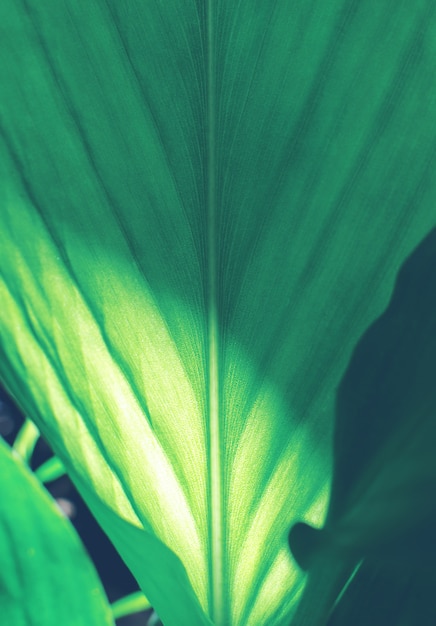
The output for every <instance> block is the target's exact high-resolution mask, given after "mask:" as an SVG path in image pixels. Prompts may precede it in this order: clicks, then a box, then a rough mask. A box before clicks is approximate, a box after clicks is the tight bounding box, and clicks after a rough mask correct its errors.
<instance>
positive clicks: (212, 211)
mask: <svg viewBox="0 0 436 626" xmlns="http://www.w3.org/2000/svg"><path fill="white" fill-rule="evenodd" d="M212 4H213V0H208V2H207V177H208V180H207V224H208V241H207V245H208V254H207V258H208V291H207V309H208V320H207V323H208V418H209V420H208V422H209V450H210V466H209V493H210V500H209V502H210V511H209V514H210V522H209V523H210V536H211V545H210V550H211V562H210V569H209V574H210V603H211V607H210V608H211V614H212V615H211V617H212V619H213V622H214V623H215V624H216V625H217V626H221V625H223V624H224V601H223V600H224V599H223V590H224V585H223V532H222V520H223V511H222V483H221V479H222V467H221V465H222V458H221V445H220V440H221V432H220V403H219V396H220V388H219V366H218V360H219V327H218V303H217V240H216V234H217V224H216V219H217V218H216V135H215V133H216V127H215V114H216V113H215V46H214V43H215V42H214V32H213V27H214V24H213V8H212Z"/></svg>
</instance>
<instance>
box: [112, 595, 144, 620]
mask: <svg viewBox="0 0 436 626" xmlns="http://www.w3.org/2000/svg"><path fill="white" fill-rule="evenodd" d="M149 608H151V605H150V602H149V601H148V600H147V598H146V597H145V595H144V594H143V593H142V591H135V592H134V593H131V594H130V595H128V596H125V597H124V598H120V599H119V600H117V601H116V602H114V603H113V604H112V605H111V609H112V614H113V616H114V619H119V618H120V617H125V616H126V615H131V614H132V613H139V612H140V611H146V610H147V609H149Z"/></svg>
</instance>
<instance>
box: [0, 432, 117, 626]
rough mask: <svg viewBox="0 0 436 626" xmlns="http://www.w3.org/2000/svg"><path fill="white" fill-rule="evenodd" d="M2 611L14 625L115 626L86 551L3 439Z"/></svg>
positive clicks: (0, 502) (0, 496) (0, 517)
mask: <svg viewBox="0 0 436 626" xmlns="http://www.w3.org/2000/svg"><path fill="white" fill-rule="evenodd" d="M0 475H1V477H2V481H1V489H0V559H1V569H0V610H1V620H2V624H8V625H11V626H59V624H62V626H103V625H104V626H113V620H112V616H111V610H110V607H109V605H108V603H107V600H106V598H105V595H104V591H103V589H102V586H101V583H100V581H99V579H98V576H97V574H96V572H95V570H94V568H93V565H92V563H91V561H90V559H89V557H88V556H87V554H86V553H85V551H84V549H83V546H82V544H81V542H80V540H79V538H78V537H77V535H76V533H75V532H74V530H73V528H72V527H71V525H70V523H69V522H68V520H66V519H65V518H64V517H63V516H62V514H61V512H60V511H59V510H58V509H57V508H56V505H55V504H54V502H53V500H51V498H50V496H49V495H48V493H47V492H46V491H45V490H44V489H43V488H42V487H41V485H40V484H39V483H38V481H37V480H36V479H35V477H34V476H33V475H32V474H31V472H30V471H29V470H28V469H27V468H26V466H25V465H24V464H23V463H22V461H21V460H20V459H19V458H18V457H17V456H16V458H14V457H13V454H12V453H11V452H10V450H9V449H8V447H7V446H6V444H5V443H4V442H3V441H1V440H0Z"/></svg>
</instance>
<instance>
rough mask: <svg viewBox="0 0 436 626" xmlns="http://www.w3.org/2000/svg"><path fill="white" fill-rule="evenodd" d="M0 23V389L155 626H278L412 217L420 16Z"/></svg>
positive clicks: (282, 7)
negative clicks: (351, 382)
mask: <svg viewBox="0 0 436 626" xmlns="http://www.w3.org/2000/svg"><path fill="white" fill-rule="evenodd" d="M0 11H1V15H0V18H1V19H0V24H1V25H2V26H1V29H2V33H1V41H2V44H1V57H0V60H1V63H0V65H1V70H0V72H1V74H0V81H1V84H2V85H3V86H4V89H3V96H2V99H1V103H0V111H1V137H2V141H3V143H2V148H1V150H2V152H1V163H2V166H3V175H2V182H3V185H2V186H3V189H4V190H5V194H4V197H3V200H2V205H1V211H0V220H1V222H0V223H1V232H2V245H1V248H0V276H1V283H0V293H1V298H2V307H1V309H0V335H1V341H2V343H1V351H2V356H3V363H4V364H2V365H1V368H2V369H1V376H2V378H3V379H4V381H5V383H6V384H7V386H8V388H9V389H10V390H11V391H12V392H13V394H14V395H15V397H16V398H17V399H18V400H19V402H20V404H21V405H22V406H23V407H25V409H26V412H27V414H28V415H30V416H32V417H33V418H34V419H35V421H36V422H37V424H38V426H39V427H40V428H41V430H42V431H43V433H44V434H45V436H46V437H47V438H48V439H49V441H50V442H51V444H52V446H53V447H54V449H55V451H56V453H57V454H58V455H59V456H60V457H61V459H62V461H63V462H64V463H65V465H66V466H67V468H68V470H69V472H70V473H71V475H72V477H73V479H74V480H75V482H76V483H77V484H78V486H79V488H80V489H81V491H82V493H84V495H85V497H86V498H87V500H88V501H89V502H90V504H91V506H92V508H93V510H94V512H95V513H96V515H97V517H98V518H99V519H100V522H101V524H102V525H103V527H104V528H106V530H107V532H108V533H109V534H110V535H111V536H112V537H113V538H114V540H115V542H116V543H117V545H118V548H119V549H120V551H121V553H122V554H123V555H124V557H125V558H126V560H127V561H128V562H129V564H130V566H131V568H132V570H133V571H134V572H135V574H136V576H137V577H138V579H139V580H140V581H141V585H142V586H143V589H144V591H145V593H146V595H147V597H149V598H150V601H151V602H152V603H153V605H154V606H155V607H156V609H157V611H158V612H159V613H160V614H161V616H162V617H163V618H164V621H165V624H166V625H167V626H171V625H172V624H174V625H177V626H184V625H185V624H186V626H187V625H188V624H189V625H190V626H192V624H193V623H195V624H199V625H200V624H207V623H210V622H209V620H211V621H212V622H213V623H214V624H216V625H217V626H224V625H231V626H261V625H262V626H263V625H265V624H268V625H271V626H280V625H282V624H287V623H288V622H289V619H290V616H291V615H292V613H293V611H294V609H295V605H296V600H297V598H298V596H299V595H300V593H301V590H302V586H303V584H304V577H303V575H302V574H301V573H299V570H298V568H297V566H296V565H295V564H294V562H293V560H292V558H291V555H290V553H289V551H288V547H287V534H288V530H289V528H290V526H291V525H292V524H293V523H294V522H295V521H296V520H298V519H304V520H306V521H308V522H311V523H315V524H318V523H321V522H322V520H323V517H324V514H325V510H326V503H327V499H328V493H329V484H330V465H331V452H330V438H331V430H332V424H333V414H334V411H333V398H334V390H335V386H336V385H337V383H338V381H339V378H340V375H341V372H342V371H343V368H344V367H345V365H346V362H347V359H348V357H349V355H350V352H351V349H352V347H353V345H354V343H355V342H356V340H357V339H358V337H359V336H360V334H361V332H362V330H363V329H364V328H365V327H366V326H367V324H368V323H369V322H370V321H371V319H373V318H374V316H375V315H377V314H378V313H379V312H380V311H381V310H382V309H383V307H384V305H385V304H386V301H387V298H388V295H389V293H390V290H391V288H392V283H393V277H394V274H395V271H396V270H397V268H398V267H399V264H400V263H401V261H402V259H404V257H405V255H406V254H408V252H409V251H410V250H411V249H412V248H413V247H414V246H415V245H416V244H417V242H418V241H419V240H420V239H421V238H422V237H423V236H424V234H426V232H427V231H428V230H429V229H430V227H431V226H433V225H434V222H435V199H436V180H435V179H434V176H433V168H434V166H435V158H434V154H435V147H436V118H435V117H434V114H433V105H434V103H435V99H436V98H435V96H436V88H435V87H433V81H432V77H433V76H434V72H435V70H436V67H435V66H436V62H435V58H436V56H435V52H436V50H435V48H436V9H435V7H434V3H433V2H432V0H417V1H416V2H415V3H414V4H413V6H411V3H410V2H405V1H400V2H396V3H392V2H389V1H388V0H370V1H369V2H365V3H359V2H352V3H350V2H345V1H339V0H330V1H328V2H327V1H325V2H322V1H320V0H318V1H315V2H309V3H308V2H302V1H298V2H293V3H290V2H288V1H287V0H277V1H276V2H274V3H263V4H262V3H256V6H255V3H253V2H252V1H250V0H241V1H239V2H234V1H232V2H230V1H229V0H209V1H207V2H200V1H198V2H193V1H192V2H188V1H187V0H167V1H166V2H159V1H158V0H150V1H149V2H140V1H139V0H132V1H131V2H128V3H125V2H115V1H112V0H106V1H104V0H96V1H94V2H92V3H89V2H84V1H77V0H75V1H74V2H73V1H72V0H71V1H68V0H65V1H64V2H58V1H57V0H56V1H55V0H49V1H46V2H44V3H40V2H36V0H34V1H31V0H19V1H17V0H6V1H4V2H3V3H2V7H1V9H0ZM169 598H170V599H169Z"/></svg>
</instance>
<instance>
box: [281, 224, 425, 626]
mask: <svg viewBox="0 0 436 626" xmlns="http://www.w3.org/2000/svg"><path fill="white" fill-rule="evenodd" d="M435 267H436V229H434V230H432V231H431V233H430V234H429V235H428V236H427V237H426V238H425V239H424V241H422V242H421V243H420V245H419V246H418V247H417V249H416V250H414V251H413V254H412V255H411V256H410V257H409V258H408V259H407V260H406V262H405V263H404V265H403V266H402V268H401V270H400V272H399V274H398V278H397V281H396V284H395V289H394V292H393V295H392V298H391V300H390V302H389V306H388V307H387V309H386V310H385V311H384V313H383V314H382V315H381V316H380V317H379V318H378V319H377V320H376V321H375V322H374V323H373V324H372V325H371V326H370V327H369V328H368V330H367V331H366V332H365V333H364V335H363V336H362V338H361V339H360V341H359V342H358V344H357V346H356V348H355V350H354V352H353V355H352V358H351V360H350V363H349V366H348V368H347V370H346V372H345V375H344V377H343V379H342V381H341V384H340V386H339V389H338V394H337V403H336V412H337V415H336V424H335V437H334V443H335V445H334V471H333V479H332V490H331V498H330V504H329V510H328V515H327V519H326V523H325V526H324V528H323V529H321V530H315V529H313V528H310V527H309V526H307V525H304V524H297V525H296V526H295V527H294V528H293V529H292V531H291V534H290V544H291V548H292V550H293V553H294V556H295V557H296V559H297V560H298V562H299V563H300V565H302V566H303V567H304V568H305V569H309V572H310V578H309V584H308V586H307V587H306V589H305V593H304V600H303V602H302V603H301V606H300V613H301V610H302V608H301V607H303V606H304V605H308V606H309V607H310V606H311V605H313V602H314V601H315V599H316V601H318V605H319V595H320V592H319V587H320V586H321V585H320V583H319V580H318V579H319V576H320V572H322V571H323V570H324V571H326V570H327V569H328V570H330V582H326V581H324V582H323V586H324V588H325V590H329V598H330V602H331V598H334V596H335V593H336V592H337V588H340V586H341V584H342V583H343V581H344V578H343V576H342V572H343V571H347V570H348V569H349V564H350V563H351V564H353V561H354V564H355V563H356V562H361V561H362V559H363V565H362V566H361V568H360V569H359V571H358V572H357V574H356V576H355V577H354V578H353V581H352V582H351V583H350V589H349V590H348V592H345V594H344V599H343V600H339V601H338V602H337V604H338V608H337V610H336V611H335V612H334V613H333V617H332V620H333V622H332V623H333V624H350V623H352V624H355V623H359V624H365V623H366V624H369V623H370V624H404V625H413V624H416V623H419V624H424V623H425V624H432V623H433V622H434V618H435V616H436V602H435V600H434V583H435V574H434V561H435V558H436V547H435V542H434V518H435V515H436V502H435V500H434V498H433V497H432V494H433V493H434V492H435V490H436V457H435V454H434V442H435V440H436V420H435V413H436V391H435V386H434V372H435V366H436V317H435V310H436V286H435V281H434V271H435ZM332 562H334V563H335V565H334V567H335V568H336V569H338V570H339V571H340V575H339V577H338V578H339V579H338V580H335V577H334V576H332V573H331V572H332ZM378 590H380V592H379V591H378ZM383 590H385V591H386V596H385V598H384V600H383V601H382V598H381V595H382V594H383ZM394 594H396V595H397V601H396V602H392V597H393V596H394ZM371 595H372V596H373V597H374V596H376V598H375V600H373V601H372V602H371V600H370V599H368V597H369V598H371ZM400 599H401V600H400ZM331 608H332V603H331V605H330V607H329V606H328V604H327V603H326V606H325V607H324V610H325V612H326V613H327V614H328V612H329V609H331ZM310 612H311V611H310V609H309V613H310ZM400 616H401V620H402V621H401V620H400ZM300 619H301V617H300ZM310 619H311V621H310V624H315V623H316V624H317V623H325V621H323V620H324V619H325V615H324V616H323V615H322V614H321V615H320V621H319V622H316V621H314V617H313V614H312V615H311V618H310ZM329 624H330V622H329Z"/></svg>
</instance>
